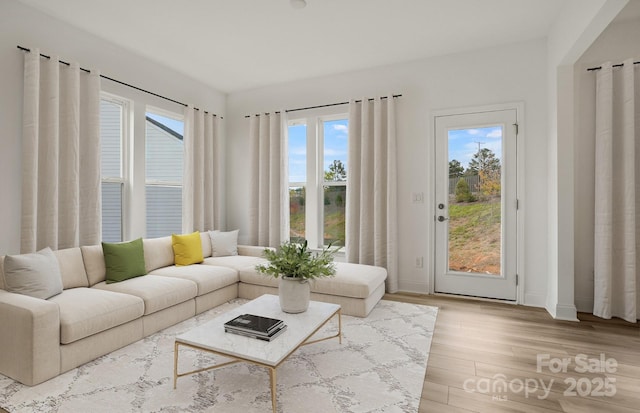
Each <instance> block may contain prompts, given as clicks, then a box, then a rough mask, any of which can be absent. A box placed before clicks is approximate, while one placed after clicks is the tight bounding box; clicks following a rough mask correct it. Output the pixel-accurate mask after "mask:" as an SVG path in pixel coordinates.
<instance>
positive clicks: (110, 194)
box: [102, 182, 123, 242]
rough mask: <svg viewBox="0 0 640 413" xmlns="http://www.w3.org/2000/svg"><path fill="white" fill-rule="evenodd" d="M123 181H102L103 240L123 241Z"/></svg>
mask: <svg viewBox="0 0 640 413" xmlns="http://www.w3.org/2000/svg"><path fill="white" fill-rule="evenodd" d="M122 186H123V185H122V183H120V182H103V183H102V240H103V241H105V242H120V241H122Z"/></svg>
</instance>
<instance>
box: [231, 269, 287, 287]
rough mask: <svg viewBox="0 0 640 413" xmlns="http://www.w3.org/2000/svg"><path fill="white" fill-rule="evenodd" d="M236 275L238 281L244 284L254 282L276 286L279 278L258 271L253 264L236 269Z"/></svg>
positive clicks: (266, 285)
mask: <svg viewBox="0 0 640 413" xmlns="http://www.w3.org/2000/svg"><path fill="white" fill-rule="evenodd" d="M238 276H239V278H240V282H243V283H245V284H255V285H262V286H265V287H278V284H279V283H280V280H279V279H277V278H275V277H272V276H271V275H266V274H262V273H259V272H258V271H257V270H256V268H255V266H253V267H244V268H242V269H240V270H238Z"/></svg>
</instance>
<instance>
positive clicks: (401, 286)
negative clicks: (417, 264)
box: [398, 280, 429, 294]
mask: <svg viewBox="0 0 640 413" xmlns="http://www.w3.org/2000/svg"><path fill="white" fill-rule="evenodd" d="M398 290H399V291H403V292H407V293H417V294H429V284H427V283H426V282H415V281H402V280H399V281H398Z"/></svg>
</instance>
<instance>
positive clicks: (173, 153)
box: [145, 113, 184, 183]
mask: <svg viewBox="0 0 640 413" xmlns="http://www.w3.org/2000/svg"><path fill="white" fill-rule="evenodd" d="M182 128H184V123H183V122H180V121H176V120H173V119H169V118H165V117H163V116H159V115H154V114H151V113H147V127H146V141H145V154H146V165H145V167H146V176H147V182H150V181H151V182H159V181H160V182H172V183H179V182H182V153H183V151H184V146H183V141H182V133H181V131H182ZM176 129H178V130H176Z"/></svg>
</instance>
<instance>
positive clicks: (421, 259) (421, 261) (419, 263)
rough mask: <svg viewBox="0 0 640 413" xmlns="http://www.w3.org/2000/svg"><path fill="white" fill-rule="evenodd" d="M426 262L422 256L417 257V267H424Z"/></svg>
mask: <svg viewBox="0 0 640 413" xmlns="http://www.w3.org/2000/svg"><path fill="white" fill-rule="evenodd" d="M423 264H424V262H423V258H422V257H416V268H422V266H423Z"/></svg>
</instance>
